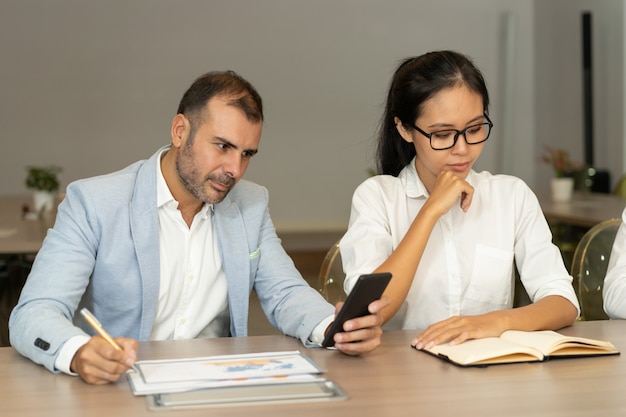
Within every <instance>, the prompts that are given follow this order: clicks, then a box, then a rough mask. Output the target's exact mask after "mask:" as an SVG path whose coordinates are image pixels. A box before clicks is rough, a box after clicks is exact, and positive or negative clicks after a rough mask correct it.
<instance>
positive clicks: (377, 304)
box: [367, 295, 391, 314]
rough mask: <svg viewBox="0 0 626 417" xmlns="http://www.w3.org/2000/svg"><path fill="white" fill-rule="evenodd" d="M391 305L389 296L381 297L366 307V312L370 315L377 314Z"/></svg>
mask: <svg viewBox="0 0 626 417" xmlns="http://www.w3.org/2000/svg"><path fill="white" fill-rule="evenodd" d="M390 304H391V298H389V296H386V295H384V296H382V297H381V298H380V299H378V300H375V301H372V302H371V303H370V304H369V305H368V306H367V310H368V311H369V312H370V313H372V314H378V313H380V312H381V311H382V310H383V309H385V308H386V307H388V306H389V305H390Z"/></svg>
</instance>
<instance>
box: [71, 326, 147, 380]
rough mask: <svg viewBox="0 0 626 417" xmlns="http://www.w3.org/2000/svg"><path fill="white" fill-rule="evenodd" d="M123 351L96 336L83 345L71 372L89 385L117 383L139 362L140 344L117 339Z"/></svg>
mask: <svg viewBox="0 0 626 417" xmlns="http://www.w3.org/2000/svg"><path fill="white" fill-rule="evenodd" d="M115 341H116V342H117V344H118V345H120V347H121V348H122V349H123V350H122V351H119V350H117V349H115V348H114V347H113V346H111V344H110V343H108V342H107V341H106V340H104V339H103V338H102V337H100V336H94V337H92V338H91V339H89V342H87V343H86V344H85V345H83V346H82V347H81V348H80V349H78V351H77V352H76V354H75V355H74V357H73V358H72V363H71V365H70V370H71V371H72V372H76V373H77V374H78V375H79V376H80V378H81V379H82V380H83V381H85V382H86V383H88V384H97V385H102V384H108V383H110V382H115V381H117V380H118V379H120V377H121V376H122V375H123V374H124V373H125V372H126V371H127V370H128V368H130V367H131V366H133V364H134V363H135V361H136V360H137V347H138V343H137V341H136V340H134V339H127V338H125V337H118V338H115Z"/></svg>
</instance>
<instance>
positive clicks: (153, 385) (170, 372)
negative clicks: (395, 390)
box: [127, 351, 323, 395]
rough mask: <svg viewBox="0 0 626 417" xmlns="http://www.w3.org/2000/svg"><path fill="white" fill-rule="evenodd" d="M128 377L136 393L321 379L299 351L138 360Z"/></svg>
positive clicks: (312, 364) (319, 372) (317, 367)
mask: <svg viewBox="0 0 626 417" xmlns="http://www.w3.org/2000/svg"><path fill="white" fill-rule="evenodd" d="M135 365H136V367H137V369H138V371H139V372H138V373H137V372H132V371H129V372H128V373H127V377H128V380H129V383H130V386H131V389H132V391H133V394H135V395H148V394H155V393H172V392H183V391H190V390H197V389H201V388H215V387H229V386H244V385H271V384H285V383H298V382H312V381H321V380H323V378H322V377H321V376H320V375H319V374H321V373H322V372H323V370H322V369H320V367H319V366H317V364H315V363H314V362H313V361H312V360H310V359H309V358H308V357H306V356H304V355H302V354H301V353H300V352H298V351H293V352H268V353H254V354H242V355H225V356H211V357H196V358H187V359H171V360H153V361H138V362H136V364H135Z"/></svg>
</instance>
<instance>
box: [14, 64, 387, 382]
mask: <svg viewBox="0 0 626 417" xmlns="http://www.w3.org/2000/svg"><path fill="white" fill-rule="evenodd" d="M262 122H263V109H262V102H261V98H260V96H259V95H258V93H257V92H256V90H255V89H254V87H253V86H252V85H250V84H249V83H248V82H247V81H246V80H244V79H243V78H241V77H239V76H238V75H237V74H235V73H233V72H224V73H221V72H219V73H208V74H205V75H204V76H201V77H200V78H198V79H197V80H196V81H195V82H194V83H193V84H192V85H191V87H190V88H189V89H188V90H187V92H186V93H185V94H184V95H183V98H182V100H181V102H180V105H179V108H178V112H177V114H176V116H175V117H174V119H173V121H172V126H171V132H170V134H171V146H168V147H165V148H162V149H160V150H158V151H157V153H156V154H154V155H153V156H152V157H151V158H150V159H149V160H147V161H140V162H137V163H135V164H133V165H131V166H129V167H127V168H125V169H123V170H121V171H119V172H115V173H112V174H109V175H104V176H100V177H95V178H91V179H86V180H80V181H76V182H74V183H73V184H70V185H69V186H68V188H67V193H66V197H65V199H64V201H63V202H62V203H61V205H60V206H59V210H58V214H57V220H56V224H55V226H54V228H53V229H51V230H50V231H49V233H48V235H47V236H46V239H45V240H44V244H43V247H42V249H41V251H40V252H39V254H38V255H37V258H36V260H35V263H34V265H33V269H32V272H31V274H30V276H29V278H28V281H27V283H26V285H25V286H24V288H23V290H22V294H21V296H20V300H19V302H18V304H17V306H16V307H15V309H14V310H13V312H12V314H11V318H10V321H9V328H10V336H11V343H12V345H13V346H14V347H15V348H16V349H17V350H18V351H19V352H20V353H22V354H23V355H24V356H27V357H29V358H31V359H32V360H33V361H35V362H37V363H40V364H43V365H44V366H45V367H46V368H48V369H49V370H51V371H53V372H65V373H68V374H78V375H79V376H80V377H81V378H82V379H83V380H84V381H86V382H88V383H92V384H104V383H108V382H112V381H116V380H118V379H119V378H120V376H121V375H122V374H123V373H124V372H125V371H126V370H127V369H128V368H129V367H130V366H132V365H133V363H134V362H135V360H136V351H137V340H160V339H185V338H195V337H222V336H229V335H232V336H245V335H246V334H247V325H248V323H247V320H248V298H249V295H250V292H251V291H252V289H253V288H254V289H255V290H256V292H257V294H258V296H259V299H260V302H261V305H262V307H263V310H264V311H265V313H266V314H267V316H268V319H269V321H270V322H271V323H272V324H273V325H274V326H276V327H277V328H278V329H279V330H281V331H282V332H283V333H285V334H288V335H292V336H295V337H298V338H300V339H301V340H302V341H303V343H305V345H307V346H314V345H316V344H319V342H320V341H321V339H322V338H323V335H324V332H325V330H326V329H327V326H328V325H329V324H330V322H331V321H332V319H333V313H334V308H333V306H331V305H330V304H328V303H326V301H324V299H323V298H322V297H321V296H320V295H319V294H318V293H317V291H315V290H314V289H312V288H311V287H309V286H308V284H307V283H306V281H304V280H303V279H302V277H301V276H300V274H299V273H298V272H297V270H296V269H295V267H294V265H293V262H291V260H290V259H289V257H288V256H287V254H286V253H285V252H284V250H283V248H282V246H281V244H280V240H279V239H278V237H277V236H276V232H275V230H274V226H273V224H272V222H271V219H270V217H269V212H268V194H267V190H266V189H265V188H263V187H261V186H258V185H256V184H253V183H250V182H247V181H240V179H241V177H242V176H243V174H244V172H245V171H246V168H247V167H248V164H249V162H250V159H251V158H252V156H253V155H255V154H256V153H257V150H258V145H259V141H260V138H261V130H262ZM386 305H387V302H386V301H381V300H378V301H376V302H374V303H372V304H371V305H370V311H371V313H372V314H371V315H368V316H365V317H362V318H359V319H354V320H351V321H349V322H347V324H346V326H344V329H345V330H346V331H344V332H342V333H340V334H339V335H337V336H336V337H335V341H336V342H337V343H336V347H337V348H338V349H339V350H340V351H342V352H344V353H347V354H352V355H355V354H360V353H363V352H367V351H370V350H372V349H374V348H376V347H377V346H378V345H379V344H380V336H381V334H382V330H381V327H380V325H381V323H382V320H381V317H380V310H381V309H382V308H384V307H385V306H386ZM81 307H88V308H89V309H90V310H91V311H92V312H93V313H94V315H95V316H96V317H98V318H99V319H100V321H101V322H102V325H103V327H104V328H105V329H107V330H108V331H109V333H111V334H112V335H114V336H120V337H117V338H116V341H117V343H118V344H119V345H120V346H121V347H122V351H118V350H115V349H114V348H113V347H112V346H111V345H110V344H108V343H107V342H106V341H105V340H104V339H103V338H101V337H99V336H94V337H90V336H88V334H94V333H93V331H91V330H90V329H89V328H88V327H87V326H86V324H85V322H84V321H83V320H81V318H80V317H79V315H76V311H77V310H78V309H80V308H81ZM72 320H74V323H72Z"/></svg>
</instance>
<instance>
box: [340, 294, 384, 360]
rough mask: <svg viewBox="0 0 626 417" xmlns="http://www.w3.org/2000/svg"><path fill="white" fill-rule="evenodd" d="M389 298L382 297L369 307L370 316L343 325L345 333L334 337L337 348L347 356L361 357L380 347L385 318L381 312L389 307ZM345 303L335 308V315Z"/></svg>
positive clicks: (351, 320)
mask: <svg viewBox="0 0 626 417" xmlns="http://www.w3.org/2000/svg"><path fill="white" fill-rule="evenodd" d="M389 302H390V301H389V298H388V297H382V298H381V299H380V300H376V301H374V302H372V303H370V305H369V306H368V310H369V312H370V314H369V315H367V316H363V317H357V318H354V319H350V320H347V321H346V322H345V323H344V324H343V331H342V332H338V333H336V334H335V336H334V340H335V348H336V349H337V350H339V351H341V352H343V353H345V354H346V355H360V354H362V353H366V352H371V351H372V350H374V349H376V348H377V347H378V346H380V342H381V340H380V339H381V336H382V334H383V329H382V327H381V326H382V324H383V318H382V316H381V314H380V312H381V311H382V310H383V309H384V308H385V307H387V306H388V305H389ZM342 305H343V302H339V303H337V305H336V306H335V315H337V313H338V312H339V310H340V309H341V306H342Z"/></svg>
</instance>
